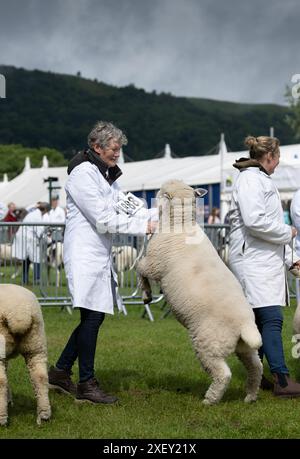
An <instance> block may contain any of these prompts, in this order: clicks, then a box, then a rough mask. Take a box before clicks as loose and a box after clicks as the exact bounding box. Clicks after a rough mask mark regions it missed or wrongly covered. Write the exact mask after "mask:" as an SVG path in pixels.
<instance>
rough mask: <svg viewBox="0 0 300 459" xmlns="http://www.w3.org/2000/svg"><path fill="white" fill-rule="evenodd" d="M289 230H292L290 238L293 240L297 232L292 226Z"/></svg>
mask: <svg viewBox="0 0 300 459" xmlns="http://www.w3.org/2000/svg"><path fill="white" fill-rule="evenodd" d="M291 228H292V238H294V237H296V236H297V230H296V228H295V227H294V226H292V227H291Z"/></svg>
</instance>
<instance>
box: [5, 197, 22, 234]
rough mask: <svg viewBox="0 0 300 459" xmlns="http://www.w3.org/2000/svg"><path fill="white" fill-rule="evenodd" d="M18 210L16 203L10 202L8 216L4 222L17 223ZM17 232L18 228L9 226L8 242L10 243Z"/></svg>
mask: <svg viewBox="0 0 300 459" xmlns="http://www.w3.org/2000/svg"><path fill="white" fill-rule="evenodd" d="M16 210H17V206H16V204H15V203H14V202H10V203H9V204H8V211H7V214H6V215H5V217H4V219H3V221H4V222H9V223H10V222H12V223H14V222H16V221H18V218H17V215H16ZM16 232H17V227H16V226H8V228H7V242H8V243H10V242H11V241H12V239H13V237H14V235H15V233H16Z"/></svg>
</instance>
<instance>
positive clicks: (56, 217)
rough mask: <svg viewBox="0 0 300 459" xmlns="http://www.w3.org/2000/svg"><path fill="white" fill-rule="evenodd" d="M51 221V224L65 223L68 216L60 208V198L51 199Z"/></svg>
mask: <svg viewBox="0 0 300 459" xmlns="http://www.w3.org/2000/svg"><path fill="white" fill-rule="evenodd" d="M49 221H50V222H51V223H65V221H66V214H65V211H64V209H63V208H62V207H60V206H59V197H58V196H53V197H52V199H51V210H50V212H49Z"/></svg>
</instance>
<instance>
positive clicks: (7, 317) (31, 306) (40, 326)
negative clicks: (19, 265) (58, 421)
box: [0, 284, 51, 425]
mask: <svg viewBox="0 0 300 459" xmlns="http://www.w3.org/2000/svg"><path fill="white" fill-rule="evenodd" d="M18 354H21V355H23V357H24V359H25V361H26V365H27V368H28V370H29V374H30V378H31V382H32V385H33V388H34V392H35V396H36V399H37V423H38V424H40V423H41V421H46V420H48V419H50V417H51V407H50V403H49V398H48V373H47V345H46V336H45V331H44V321H43V316H42V312H41V308H40V305H39V303H38V300H37V298H36V296H35V295H34V294H33V293H32V292H31V291H29V290H27V289H25V288H24V287H20V286H18V285H12V284H1V285H0V425H5V424H7V421H8V402H9V400H8V399H9V388H8V379H7V366H8V360H9V359H11V358H13V357H16V356H17V355H18Z"/></svg>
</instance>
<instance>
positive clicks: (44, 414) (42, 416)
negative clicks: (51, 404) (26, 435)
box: [36, 409, 51, 426]
mask: <svg viewBox="0 0 300 459" xmlns="http://www.w3.org/2000/svg"><path fill="white" fill-rule="evenodd" d="M50 418H51V410H50V409H49V410H45V411H41V412H40V413H39V414H38V417H37V418H36V423H37V425H38V426H40V425H41V424H42V421H43V422H45V421H49V419H50Z"/></svg>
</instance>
